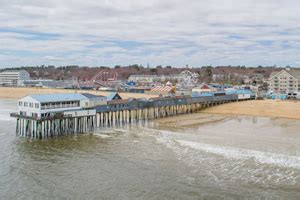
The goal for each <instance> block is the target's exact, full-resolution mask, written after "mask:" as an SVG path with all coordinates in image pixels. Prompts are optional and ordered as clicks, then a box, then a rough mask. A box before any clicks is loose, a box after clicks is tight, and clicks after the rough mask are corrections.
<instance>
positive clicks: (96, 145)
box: [0, 100, 300, 199]
mask: <svg viewBox="0 0 300 200" xmlns="http://www.w3.org/2000/svg"><path fill="white" fill-rule="evenodd" d="M15 110H16V101H13V100H12V101H11V100H0V161H1V162H0V199H300V121H299V120H298V121H297V120H288V119H271V118H260V117H245V116H236V117H224V119H223V120H218V121H217V122H215V123H209V124H202V125H199V126H195V127H188V128H177V129H175V128H169V127H167V126H163V125H158V124H155V123H152V122H149V123H146V124H142V123H141V124H136V125H131V126H126V127H114V128H110V129H100V130H97V131H95V133H93V134H83V135H79V136H74V137H63V138H54V139H47V140H29V139H24V138H20V137H18V136H16V134H15V120H14V119H11V118H10V117H9V113H10V112H14V111H15Z"/></svg>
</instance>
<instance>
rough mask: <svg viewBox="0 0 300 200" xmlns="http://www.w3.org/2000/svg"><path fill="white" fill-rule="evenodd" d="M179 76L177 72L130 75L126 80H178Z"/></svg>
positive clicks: (150, 81) (149, 81) (148, 81)
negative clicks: (171, 73)
mask: <svg viewBox="0 0 300 200" xmlns="http://www.w3.org/2000/svg"><path fill="white" fill-rule="evenodd" d="M180 78H181V76H180V75H179V74H174V75H131V76H129V78H128V82H135V83H137V82H147V83H152V82H166V81H171V82H178V81H179V80H180Z"/></svg>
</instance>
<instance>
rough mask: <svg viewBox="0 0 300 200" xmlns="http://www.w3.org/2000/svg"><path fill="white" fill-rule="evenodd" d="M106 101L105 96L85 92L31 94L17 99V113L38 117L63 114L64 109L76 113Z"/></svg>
mask: <svg viewBox="0 0 300 200" xmlns="http://www.w3.org/2000/svg"><path fill="white" fill-rule="evenodd" d="M106 103H107V98H106V97H104V96H96V95H92V94H87V93H83V94H79V93H78V94H77V93H74V94H73V93H68V94H33V95H29V96H26V97H23V98H22V99H20V100H19V102H18V113H19V114H20V115H21V116H26V117H38V118H43V117H50V116H53V115H57V114H64V112H66V111H73V114H74V115H77V113H78V112H77V111H80V110H85V109H90V108H91V107H94V106H97V105H103V104H106ZM68 114H70V112H69V113H68ZM82 114H83V113H82Z"/></svg>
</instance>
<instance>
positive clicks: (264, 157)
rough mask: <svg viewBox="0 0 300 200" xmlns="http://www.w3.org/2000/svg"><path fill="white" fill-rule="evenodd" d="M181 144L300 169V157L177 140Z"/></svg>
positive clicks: (237, 157)
mask: <svg viewBox="0 0 300 200" xmlns="http://www.w3.org/2000/svg"><path fill="white" fill-rule="evenodd" d="M176 141H177V142H178V143H179V144H180V145H181V146H185V147H189V148H192V149H196V150H200V151H205V152H208V153H213V154H217V155H221V156H224V157H225V158H228V159H250V158H254V159H255V160H256V161H258V162H260V163H266V164H275V165H278V166H280V167H292V168H297V169H300V157H297V156H290V155H285V154H277V153H270V152H263V151H257V150H249V149H239V148H234V147H220V146H215V145H210V144H204V143H199V142H191V141H184V140H176Z"/></svg>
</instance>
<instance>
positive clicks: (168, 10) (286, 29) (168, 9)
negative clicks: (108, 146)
mask: <svg viewBox="0 0 300 200" xmlns="http://www.w3.org/2000/svg"><path fill="white" fill-rule="evenodd" d="M299 9H300V1H299V0H84V1H83V0H46V1H41V0H0V66H2V67H13V66H20V65H41V64H46V65H48V64H54V65H71V64H78V65H85V66H86V65H88V66H100V65H109V66H114V65H117V64H120V65H128V64H133V63H137V64H143V65H147V63H149V64H150V66H156V65H159V64H161V65H172V66H178V67H179V66H185V65H186V64H188V65H189V66H194V67H198V66H202V65H210V64H211V65H246V66H257V65H275V64H276V65H277V66H280V65H281V66H286V65H292V66H300V12H299Z"/></svg>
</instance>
